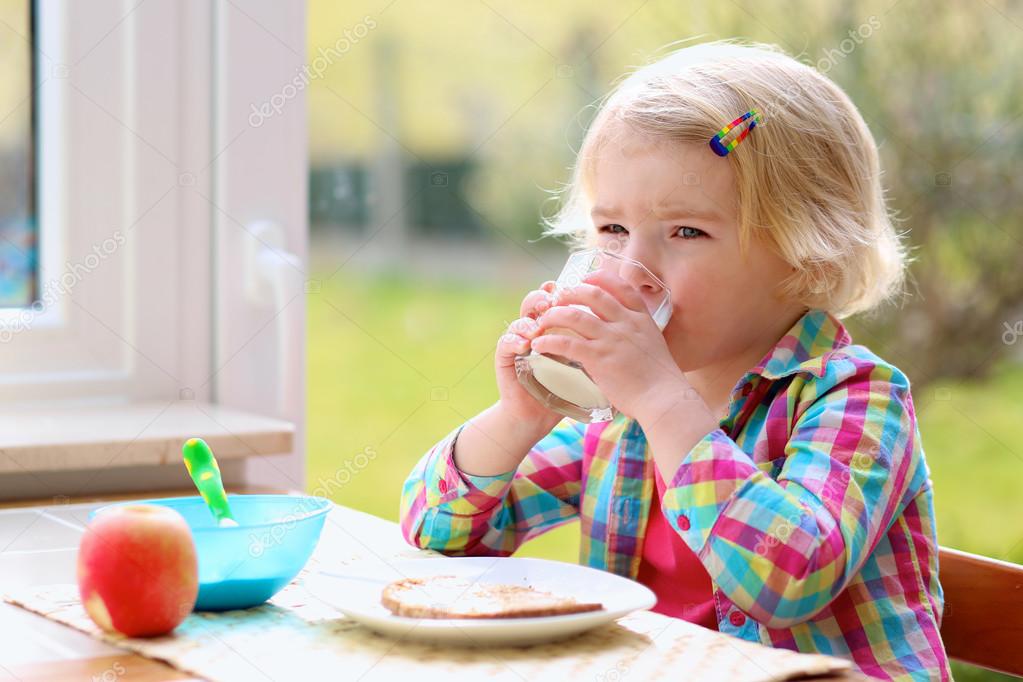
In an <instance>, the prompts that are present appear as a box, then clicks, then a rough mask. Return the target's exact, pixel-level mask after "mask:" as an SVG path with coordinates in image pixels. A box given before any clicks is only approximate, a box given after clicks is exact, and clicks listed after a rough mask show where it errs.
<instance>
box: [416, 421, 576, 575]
mask: <svg viewBox="0 0 1023 682" xmlns="http://www.w3.org/2000/svg"><path fill="white" fill-rule="evenodd" d="M464 426H465V425H463V426H460V427H459V428H458V429H456V430H455V431H452V432H451V433H450V434H448V435H447V436H446V437H445V438H444V439H443V440H441V441H440V442H439V443H437V444H436V445H434V446H433V447H432V448H431V449H430V450H429V451H428V452H427V453H426V454H425V455H424V456H423V457H422V458H421V459H420V460H419V463H418V464H417V465H416V466H415V468H414V469H413V470H412V473H411V474H410V475H409V477H408V479H407V480H406V481H405V485H404V487H403V488H402V495H401V509H400V517H401V529H402V534H403V535H404V536H405V539H406V540H407V541H408V542H409V543H410V544H413V545H415V546H417V547H421V548H424V549H434V550H437V551H439V552H443V553H444V554H448V555H469V554H472V555H491V556H508V555H510V554H512V553H513V552H514V551H515V550H516V549H517V548H518V547H519V546H520V545H521V544H522V543H524V542H525V541H526V540H529V539H531V538H533V537H536V536H537V535H540V534H542V533H544V532H546V531H548V530H551V529H552V528H556V527H557V526H560V525H562V524H564V523H566V522H568V521H571V520H572V519H573V518H575V517H576V516H577V515H578V513H579V494H580V486H581V480H582V454H583V442H584V435H585V432H586V424H583V423H580V422H577V421H575V420H573V419H568V418H566V419H563V420H562V421H561V422H560V423H559V424H558V425H557V426H556V427H555V428H554V429H553V430H552V431H551V432H550V433H549V434H547V435H546V436H545V437H544V438H543V439H542V440H540V442H539V443H537V444H536V445H535V446H533V448H532V449H531V450H530V451H529V453H528V454H527V455H526V457H525V459H523V461H522V463H521V464H520V465H519V466H518V468H517V469H516V470H515V471H509V472H507V473H504V474H500V475H498V476H473V475H469V474H466V473H464V472H461V471H459V470H458V468H457V467H456V466H455V464H454V459H453V453H454V444H455V441H456V439H457V437H458V434H459V432H460V431H461V429H462V428H464Z"/></svg>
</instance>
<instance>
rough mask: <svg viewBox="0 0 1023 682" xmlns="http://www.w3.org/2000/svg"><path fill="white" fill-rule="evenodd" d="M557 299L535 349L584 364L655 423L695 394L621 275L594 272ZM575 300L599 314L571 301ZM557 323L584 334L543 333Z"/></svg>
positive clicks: (614, 395) (615, 399) (623, 404)
mask: <svg viewBox="0 0 1023 682" xmlns="http://www.w3.org/2000/svg"><path fill="white" fill-rule="evenodd" d="M554 303H555V305H554V306H553V307H551V308H550V309H549V310H547V312H546V313H544V314H543V315H541V317H540V318H539V320H538V322H539V329H538V331H537V333H536V334H535V336H536V338H534V339H533V342H532V348H533V350H535V351H536V352H538V353H554V354H557V355H563V356H565V357H567V358H569V359H571V360H575V361H577V362H580V363H582V365H583V367H584V368H585V369H586V372H587V374H589V375H590V377H592V378H593V380H594V381H595V382H596V384H597V386H599V387H600V389H601V391H603V392H604V395H605V396H606V397H607V399H608V400H609V401H610V402H611V404H612V405H614V407H615V408H616V409H617V410H618V411H619V412H622V413H623V414H625V415H626V416H629V417H632V418H634V419H636V420H637V421H639V422H640V424H642V425H644V426H649V425H651V424H653V423H654V422H656V421H657V419H659V418H660V417H661V415H662V414H664V413H665V411H666V410H668V409H669V408H670V407H672V405H674V404H675V402H676V401H677V400H678V399H679V398H680V397H682V396H687V395H689V396H691V395H692V394H693V391H691V389H690V385H689V382H688V381H687V380H686V378H685V375H684V374H683V373H682V370H681V369H679V366H678V365H677V364H675V360H674V358H672V356H671V352H670V351H669V349H668V344H667V343H666V342H665V340H664V335H663V334H662V332H661V330H660V329H658V328H657V325H656V324H655V323H654V320H653V318H652V317H651V316H650V313H649V312H648V311H647V308H646V305H645V304H644V302H643V299H642V298H641V297H640V294H639V292H638V291H637V290H636V289H635V288H633V287H632V286H631V285H630V284H629V283H628V282H626V281H625V280H624V279H622V278H621V277H620V276H618V275H617V274H615V273H612V272H610V271H606V270H598V271H596V272H593V273H590V274H589V275H587V277H586V279H585V280H584V281H583V283H582V284H580V285H578V286H575V287H572V288H570V289H563V290H561V291H560V292H558V296H557V300H556V301H555V302H554ZM573 303H574V304H580V305H584V306H587V307H588V308H589V309H590V310H592V311H593V313H594V314H595V315H596V316H594V315H591V314H589V313H587V312H586V311H585V310H579V309H578V308H572V307H570V306H569V305H568V304H573ZM552 327H567V328H568V329H570V330H572V331H574V332H576V333H577V334H579V335H580V336H581V337H582V338H575V337H572V336H568V335H564V334H546V335H543V336H539V334H542V333H543V332H545V331H547V330H548V329H550V328H552Z"/></svg>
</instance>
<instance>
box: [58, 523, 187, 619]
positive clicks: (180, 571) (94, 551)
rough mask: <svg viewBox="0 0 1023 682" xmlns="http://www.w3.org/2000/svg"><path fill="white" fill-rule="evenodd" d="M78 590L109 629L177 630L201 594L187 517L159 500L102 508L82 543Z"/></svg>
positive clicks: (93, 615)
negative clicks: (149, 502)
mask: <svg viewBox="0 0 1023 682" xmlns="http://www.w3.org/2000/svg"><path fill="white" fill-rule="evenodd" d="M78 593H79V594H80V595H81V598H82V606H84V607H85V611H86V612H87V613H88V614H89V617H90V618H92V620H93V621H94V622H95V623H96V625H98V626H100V627H101V628H103V629H104V630H106V631H107V632H119V633H121V634H123V635H127V636H129V637H155V636H157V635H163V634H166V633H168V632H170V631H171V630H173V629H174V628H175V627H177V626H178V624H179V623H181V621H183V620H184V619H185V618H186V617H187V616H188V614H189V613H191V612H192V607H193V606H195V598H196V596H197V595H198V594H199V562H198V559H197V558H196V554H195V543H194V542H193V541H192V532H191V531H190V530H189V528H188V524H187V523H185V519H184V518H183V517H182V516H181V514H179V513H178V512H176V511H174V510H173V509H170V508H169V507H161V506H159V505H155V504H132V505H123V506H117V507H111V508H109V509H107V510H105V511H103V512H100V513H99V514H97V515H96V516H95V517H93V519H92V521H91V522H90V523H89V526H88V527H87V528H86V529H85V534H84V535H83V536H82V542H81V544H80V545H79V547H78Z"/></svg>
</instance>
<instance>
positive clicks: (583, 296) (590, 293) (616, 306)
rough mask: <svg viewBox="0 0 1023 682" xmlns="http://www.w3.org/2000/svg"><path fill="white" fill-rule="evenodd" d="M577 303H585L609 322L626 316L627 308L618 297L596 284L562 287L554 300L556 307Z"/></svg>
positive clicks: (598, 315)
mask: <svg viewBox="0 0 1023 682" xmlns="http://www.w3.org/2000/svg"><path fill="white" fill-rule="evenodd" d="M570 303H576V304H579V305H584V306H586V307H587V308H589V309H590V310H592V311H593V312H594V314H595V315H596V316H597V317H599V318H600V319H602V320H605V321H607V322H618V321H620V320H621V319H622V318H623V317H625V316H626V314H627V310H626V309H625V307H624V306H623V305H622V304H621V303H619V301H618V299H616V298H615V297H614V296H612V295H611V294H609V293H608V292H606V291H604V290H603V289H601V288H600V287H598V286H596V285H594V284H577V285H576V286H574V287H570V288H568V289H562V290H561V291H559V292H558V295H557V296H556V297H555V300H554V307H555V308H558V307H561V306H565V305H568V304H570Z"/></svg>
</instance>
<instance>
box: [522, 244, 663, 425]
mask: <svg viewBox="0 0 1023 682" xmlns="http://www.w3.org/2000/svg"><path fill="white" fill-rule="evenodd" d="M596 270H611V271H613V272H614V273H615V274H617V275H618V276H619V277H621V278H622V279H624V280H625V281H627V282H629V283H630V284H632V285H633V286H634V287H636V289H637V290H638V291H639V293H640V295H641V296H642V298H643V301H644V302H645V303H646V306H647V310H648V311H649V312H650V316H651V317H652V318H653V320H654V323H655V324H656V325H657V328H658V329H660V330H661V331H664V328H665V327H666V326H667V324H668V320H670V319H671V292H670V291H669V290H668V287H667V285H666V284H665V283H664V282H662V281H661V280H660V279H658V278H657V277H656V276H655V275H654V274H653V273H652V272H650V270H648V269H647V268H646V266H644V265H643V264H642V263H640V262H639V261H636V260H632V259H631V258H626V257H624V256H621V255H619V254H617V253H614V252H612V251H609V250H606V249H587V250H585V251H577V252H575V253H573V254H571V255H570V256H569V257H568V261H567V262H566V263H565V267H564V269H563V270H562V271H561V274H560V275H559V276H558V279H557V281H556V286H555V292H557V291H560V290H561V289H564V288H567V287H573V286H576V285H578V284H582V282H583V280H584V279H585V278H586V276H587V275H588V274H590V273H591V272H594V271H596ZM643 285H646V286H643ZM569 305H571V306H572V307H574V308H579V309H580V310H584V311H586V312H587V313H589V314H590V315H593V314H594V313H593V312H592V311H591V310H590V309H589V308H588V307H587V306H584V305H578V304H569ZM544 333H545V334H568V335H572V336H577V334H576V333H575V332H573V331H572V330H570V329H566V328H563V327H552V328H551V329H548V330H547V331H546V332H544ZM515 374H516V376H517V377H518V379H519V383H521V384H522V386H523V387H524V388H525V389H526V391H527V392H528V393H529V394H530V395H532V396H533V397H534V398H536V399H537V400H538V401H540V402H541V403H542V404H543V405H545V406H546V407H547V408H548V409H550V410H553V411H555V412H558V413H560V414H563V415H565V416H567V417H571V418H573V419H575V420H578V421H581V422H587V423H590V422H605V421H610V420H612V419H614V416H615V415H616V414H617V410H615V408H614V407H613V406H612V405H611V403H610V402H609V401H608V400H607V398H606V397H604V394H603V393H602V392H601V390H600V388H599V387H598V386H597V384H596V383H595V382H594V381H593V379H591V378H590V375H589V374H587V373H586V370H585V369H584V368H583V366H582V365H581V364H580V363H578V362H576V361H574V360H570V359H568V358H566V357H563V356H560V355H556V354H553V353H537V352H536V351H533V350H530V352H529V354H528V355H519V356H516V358H515Z"/></svg>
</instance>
